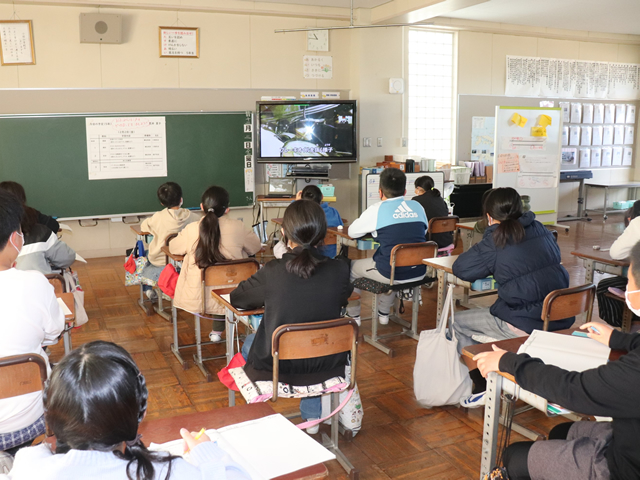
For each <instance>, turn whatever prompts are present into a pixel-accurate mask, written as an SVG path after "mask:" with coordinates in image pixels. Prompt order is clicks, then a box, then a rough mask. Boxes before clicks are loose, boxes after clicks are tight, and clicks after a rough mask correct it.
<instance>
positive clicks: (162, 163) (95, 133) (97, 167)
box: [86, 117, 167, 180]
mask: <svg viewBox="0 0 640 480" xmlns="http://www.w3.org/2000/svg"><path fill="white" fill-rule="evenodd" d="M86 126H87V161H88V168H89V180H107V179H112V178H143V177H166V176H167V135H166V128H165V117H89V118H87V119H86Z"/></svg>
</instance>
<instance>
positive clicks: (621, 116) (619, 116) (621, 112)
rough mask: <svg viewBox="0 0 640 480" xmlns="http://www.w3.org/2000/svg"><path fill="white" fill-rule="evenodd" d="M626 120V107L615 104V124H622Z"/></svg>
mask: <svg viewBox="0 0 640 480" xmlns="http://www.w3.org/2000/svg"><path fill="white" fill-rule="evenodd" d="M626 119H627V106H626V105H625V104H624V103H616V123H624V122H625V120H626Z"/></svg>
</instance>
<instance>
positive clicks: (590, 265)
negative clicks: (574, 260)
mask: <svg viewBox="0 0 640 480" xmlns="http://www.w3.org/2000/svg"><path fill="white" fill-rule="evenodd" d="M584 268H585V272H584V283H593V275H594V273H595V271H596V262H594V261H593V260H589V259H585V260H584Z"/></svg>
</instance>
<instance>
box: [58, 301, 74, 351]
mask: <svg viewBox="0 0 640 480" xmlns="http://www.w3.org/2000/svg"><path fill="white" fill-rule="evenodd" d="M56 297H58V298H60V299H62V301H63V302H64V304H65V305H66V306H67V308H68V309H69V310H71V314H70V315H65V316H64V320H65V326H64V332H63V334H62V340H63V342H64V353H65V355H66V354H67V353H69V352H70V351H71V350H72V349H73V347H72V346H71V329H72V328H73V327H74V326H75V318H76V304H75V301H74V299H73V293H72V292H67V293H61V294H59V295H56Z"/></svg>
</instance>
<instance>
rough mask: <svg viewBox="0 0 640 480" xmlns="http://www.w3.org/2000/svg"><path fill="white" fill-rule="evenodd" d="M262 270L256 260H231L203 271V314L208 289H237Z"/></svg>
mask: <svg viewBox="0 0 640 480" xmlns="http://www.w3.org/2000/svg"><path fill="white" fill-rule="evenodd" d="M258 270H260V263H258V261H257V260H256V259H255V258H243V259H241V260H229V261H228V262H220V263H216V264H215V265H211V266H210V267H207V268H205V269H204V270H203V271H202V312H201V313H203V314H204V313H206V311H207V308H206V299H207V295H206V287H216V288H224V287H237V286H238V284H239V283H240V282H242V281H243V280H246V279H247V278H249V277H250V276H251V275H253V274H254V273H256V272H257V271H258Z"/></svg>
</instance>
